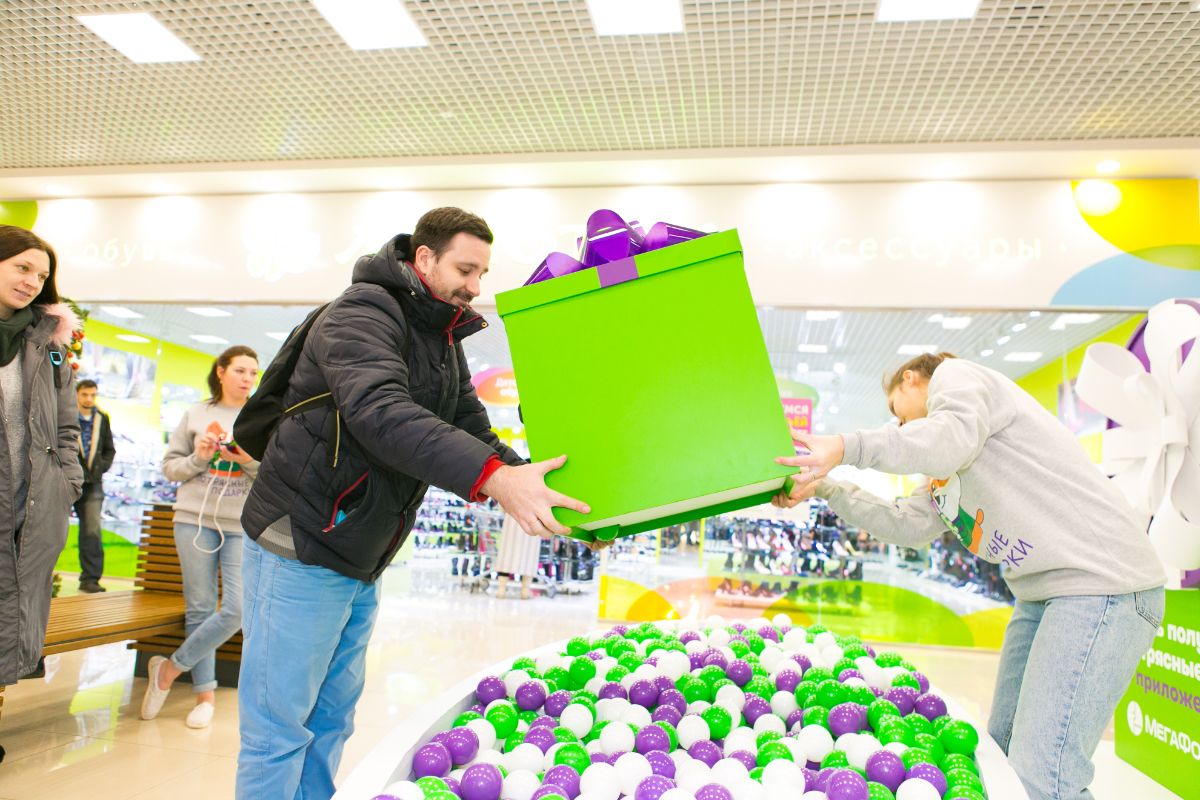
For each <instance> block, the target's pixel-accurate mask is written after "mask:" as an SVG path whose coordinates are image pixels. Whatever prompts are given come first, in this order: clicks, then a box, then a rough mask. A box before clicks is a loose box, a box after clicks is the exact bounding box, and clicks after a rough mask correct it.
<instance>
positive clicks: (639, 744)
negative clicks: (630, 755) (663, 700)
mask: <svg viewBox="0 0 1200 800" xmlns="http://www.w3.org/2000/svg"><path fill="white" fill-rule="evenodd" d="M634 749H635V750H637V751H638V752H639V753H641V754H642V755H646V754H647V753H653V752H655V751H661V752H664V753H665V752H667V751H669V750H670V749H671V737H670V736H669V735H668V734H667V732H666V731H664V730H663V729H662V728H661V727H659V726H658V725H647V726H645V727H644V728H642V729H641V730H640V731H638V732H637V736H636V737H634Z"/></svg>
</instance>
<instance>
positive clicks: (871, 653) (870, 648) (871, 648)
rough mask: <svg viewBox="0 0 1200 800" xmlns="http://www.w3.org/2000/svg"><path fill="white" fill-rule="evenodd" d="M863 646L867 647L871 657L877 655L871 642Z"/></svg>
mask: <svg viewBox="0 0 1200 800" xmlns="http://www.w3.org/2000/svg"><path fill="white" fill-rule="evenodd" d="M863 647H865V648H866V649H867V655H869V656H870V657H871V658H874V657H875V655H876V653H875V648H874V647H871V645H869V644H865V645H863Z"/></svg>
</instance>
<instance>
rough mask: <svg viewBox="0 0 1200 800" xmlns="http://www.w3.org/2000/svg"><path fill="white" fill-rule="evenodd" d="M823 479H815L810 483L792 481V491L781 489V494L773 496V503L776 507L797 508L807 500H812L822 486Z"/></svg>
mask: <svg viewBox="0 0 1200 800" xmlns="http://www.w3.org/2000/svg"><path fill="white" fill-rule="evenodd" d="M820 485H821V481H820V480H815V481H810V482H809V483H804V484H801V483H796V482H795V481H793V482H792V491H791V492H785V491H782V490H781V491H780V492H779V494H777V495H775V496H774V497H772V498H771V505H773V506H775V507H776V508H795V507H796V506H798V505H800V504H801V503H803V502H804V501H805V500H811V499H812V498H813V497H815V496H816V494H817V488H818V487H820Z"/></svg>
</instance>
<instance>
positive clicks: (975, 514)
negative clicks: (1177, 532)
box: [773, 353, 1166, 800]
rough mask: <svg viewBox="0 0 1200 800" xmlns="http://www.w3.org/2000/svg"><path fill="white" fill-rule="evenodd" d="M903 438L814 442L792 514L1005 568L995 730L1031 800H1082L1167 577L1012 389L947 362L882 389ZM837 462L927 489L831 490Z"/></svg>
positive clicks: (1116, 498) (915, 367)
mask: <svg viewBox="0 0 1200 800" xmlns="http://www.w3.org/2000/svg"><path fill="white" fill-rule="evenodd" d="M884 389H885V390H886V393H887V397H888V407H889V410H890V411H891V412H892V415H893V416H895V417H896V418H897V420H898V421H899V423H900V424H899V425H885V426H884V427H882V428H877V429H875V430H866V431H855V432H853V433H849V434H846V435H844V436H806V437H803V438H802V439H801V443H802V444H803V445H804V446H805V447H806V448H807V449H808V451H809V452H808V454H806V455H800V456H789V457H786V458H780V459H778V461H779V463H781V464H786V465H788V466H793V467H800V468H801V470H802V472H801V473H800V474H799V475H798V476H796V483H795V487H794V489H793V490H792V492H791V493H790V494H782V493H781V494H780V495H779V496H777V497H776V498H775V500H774V501H773V502H774V503H775V504H776V505H781V506H785V507H790V506H793V505H795V504H797V503H799V502H801V501H802V500H805V499H807V498H809V497H811V496H813V495H814V494H816V495H817V496H818V497H823V498H824V499H825V500H827V501H828V502H829V507H830V508H831V509H832V510H833V511H835V512H836V513H837V515H838V516H839V517H841V518H842V519H844V520H846V521H847V522H849V523H851V524H854V525H857V526H858V527H860V528H866V529H868V530H870V531H871V535H873V536H875V537H876V538H878V539H880V540H881V541H884V542H889V543H892V544H898V545H902V546H904V547H925V546H926V545H928V544H930V543H931V542H933V541H934V540H935V539H938V538H939V537H941V536H942V534H943V533H944V532H947V531H948V532H950V533H951V534H953V535H954V536H955V537H956V538H957V539H958V540H959V541H960V542H961V543H962V545H963V546H964V547H966V548H967V549H968V550H970V551H971V552H972V553H975V554H976V555H978V556H979V557H980V558H982V559H984V560H985V561H988V562H991V563H993V564H1003V565H1004V566H1005V570H1006V571H1005V573H1004V579H1005V581H1006V582H1007V583H1008V585H1009V587H1010V588H1011V589H1012V592H1013V594H1014V595H1015V596H1016V598H1017V602H1016V606H1015V608H1014V609H1013V615H1012V620H1011V621H1010V622H1009V624H1008V629H1007V630H1006V631H1005V634H1004V645H1003V648H1002V650H1001V652H1000V668H999V674H998V676H997V678H996V690H995V697H994V699H993V700H992V711H991V717H990V719H989V720H988V731H989V732H990V733H991V735H992V738H993V739H995V740H996V743H997V744H999V745H1000V749H1001V750H1003V751H1004V752H1005V753H1006V754H1007V755H1008V758H1009V762H1010V763H1011V764H1012V765H1013V768H1014V769H1015V770H1016V772H1017V775H1018V776H1020V778H1021V782H1022V783H1023V784H1024V786H1025V789H1026V791H1027V792H1028V793H1029V796H1030V798H1031V800H1051V798H1052V799H1053V800H1087V798H1091V797H1092V794H1091V792H1090V791H1089V790H1088V785H1089V784H1090V783H1091V782H1092V776H1093V774H1094V772H1095V769H1094V767H1093V766H1092V754H1093V753H1094V752H1095V750H1096V746H1097V745H1098V744H1099V743H1100V737H1101V735H1102V734H1103V733H1104V728H1105V727H1106V726H1107V725H1108V721H1109V720H1110V719H1112V716H1113V711H1114V710H1115V709H1116V707H1117V702H1118V701H1119V700H1120V698H1121V695H1122V694H1123V693H1124V692H1125V689H1126V688H1127V687H1128V686H1129V683H1130V681H1131V680H1132V679H1133V673H1134V670H1135V669H1136V668H1137V663H1138V660H1139V659H1140V658H1141V657H1142V655H1143V654H1144V653H1145V652H1146V650H1147V649H1148V648H1149V647H1150V644H1151V642H1153V641H1154V636H1155V633H1156V632H1157V630H1158V626H1159V625H1160V624H1161V623H1162V617H1163V610H1164V605H1165V592H1164V590H1163V586H1164V584H1165V583H1166V573H1165V572H1164V571H1163V567H1162V564H1161V563H1160V562H1159V560H1158V556H1157V554H1156V553H1155V551H1154V548H1153V547H1152V546H1151V544H1150V540H1149V538H1148V537H1147V536H1146V529H1145V525H1144V524H1142V523H1140V522H1139V521H1138V520H1137V519H1136V518H1135V515H1134V511H1133V509H1132V508H1131V507H1130V506H1129V504H1128V502H1127V501H1126V500H1125V498H1124V496H1123V495H1122V494H1121V492H1120V489H1119V488H1118V487H1117V486H1116V484H1114V483H1113V482H1112V481H1110V480H1109V479H1108V478H1106V477H1105V476H1104V475H1103V474H1102V473H1101V472H1100V470H1099V469H1097V468H1096V465H1095V464H1093V463H1092V462H1091V460H1090V459H1089V458H1088V456H1087V453H1086V452H1085V451H1084V449H1083V447H1082V446H1081V445H1080V444H1079V441H1078V440H1077V439H1076V438H1075V436H1074V435H1073V434H1072V433H1071V432H1070V431H1069V430H1067V428H1066V427H1064V426H1063V425H1062V423H1060V422H1059V421H1058V420H1057V419H1055V418H1054V416H1053V415H1052V414H1050V412H1048V411H1046V409H1044V408H1042V407H1041V405H1039V404H1038V402H1037V401H1036V400H1034V399H1033V398H1032V397H1031V396H1030V395H1029V394H1027V393H1026V392H1025V391H1024V390H1023V389H1021V387H1019V386H1017V384H1015V383H1013V382H1012V381H1011V380H1009V379H1008V378H1007V377H1005V376H1004V375H1002V374H1000V373H999V372H996V371H995V370H991V369H988V368H987V367H984V366H982V365H980V364H974V363H972V362H970V361H966V360H964V359H961V358H955V357H954V356H953V355H951V354H949V353H939V354H936V355H934V354H927V355H923V356H920V357H918V358H915V359H913V360H911V361H909V362H908V363H906V364H905V365H904V366H902V367H901V368H900V369H899V370H897V371H896V373H895V374H894V375H892V376H891V378H890V379H889V380H888V381H886V383H885V384H884ZM838 464H850V465H853V466H856V467H859V468H861V469H878V470H882V471H884V472H891V473H894V474H911V473H922V474H924V475H928V476H930V477H931V480H930V481H929V483H928V484H927V485H926V486H924V487H922V488H918V489H917V491H916V492H915V493H914V494H913V495H912V496H910V497H907V498H902V499H899V500H895V501H891V500H884V499H882V498H880V497H878V496H876V495H874V494H871V493H870V492H867V491H864V490H863V489H860V488H858V487H856V486H853V485H851V484H849V483H843V482H840V481H835V480H829V479H825V475H826V474H827V473H828V472H829V470H831V469H832V468H833V467H835V466H837V465H838Z"/></svg>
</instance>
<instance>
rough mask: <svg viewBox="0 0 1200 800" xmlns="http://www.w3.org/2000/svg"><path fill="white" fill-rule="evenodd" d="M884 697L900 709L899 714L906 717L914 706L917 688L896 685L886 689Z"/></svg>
mask: <svg viewBox="0 0 1200 800" xmlns="http://www.w3.org/2000/svg"><path fill="white" fill-rule="evenodd" d="M884 697H886V698H887V699H888V700H891V701H892V702H893V703H895V704H896V708H898V709H900V716H902V717H907V716H908V715H909V714H911V713H912V711H913V708H914V707H915V706H916V703H917V690H916V689H914V688H912V687H911V686H896V687H894V688H892V689H888V692H887V694H885V695H884Z"/></svg>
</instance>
